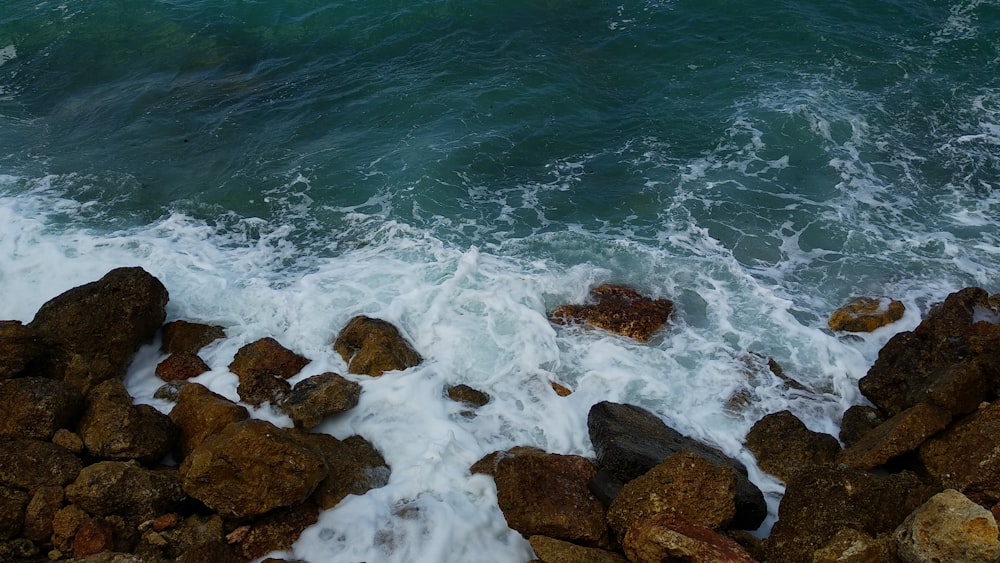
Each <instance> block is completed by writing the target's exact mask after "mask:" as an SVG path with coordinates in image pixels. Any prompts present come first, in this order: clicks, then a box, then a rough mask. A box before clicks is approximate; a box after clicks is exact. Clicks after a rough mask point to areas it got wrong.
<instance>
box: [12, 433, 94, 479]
mask: <svg viewBox="0 0 1000 563" xmlns="http://www.w3.org/2000/svg"><path fill="white" fill-rule="evenodd" d="M82 468H83V462H82V461H81V460H80V458H78V457H76V456H75V455H73V454H72V453H70V452H68V451H66V450H64V449H62V448H60V447H59V446H57V445H55V444H52V443H49V442H42V441H40V440H7V441H0V485H7V486H9V487H14V488H17V489H22V490H25V491H29V490H34V489H36V488H38V487H44V486H48V485H51V486H63V485H66V484H67V483H70V482H72V481H73V480H74V479H76V477H77V475H78V474H79V473H80V470H81V469H82Z"/></svg>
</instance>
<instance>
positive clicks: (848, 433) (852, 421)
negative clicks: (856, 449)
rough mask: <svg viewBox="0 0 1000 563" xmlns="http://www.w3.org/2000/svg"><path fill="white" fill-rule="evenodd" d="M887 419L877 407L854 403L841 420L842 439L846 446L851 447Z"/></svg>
mask: <svg viewBox="0 0 1000 563" xmlns="http://www.w3.org/2000/svg"><path fill="white" fill-rule="evenodd" d="M885 421H886V417H885V416H884V415H883V414H882V413H880V412H879V410H878V409H876V408H875V407H869V406H864V405H854V406H852V407H851V408H849V409H847V410H846V411H844V418H843V419H842V420H841V422H840V441H841V442H843V444H844V447H845V448H849V447H851V446H853V445H854V444H857V443H858V441H859V440H861V438H862V437H863V436H864V435H865V434H867V433H868V432H869V431H870V430H872V429H874V428H875V427H876V426H878V425H880V424H882V423H883V422H885Z"/></svg>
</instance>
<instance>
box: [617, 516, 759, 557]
mask: <svg viewBox="0 0 1000 563" xmlns="http://www.w3.org/2000/svg"><path fill="white" fill-rule="evenodd" d="M622 549H623V550H624V552H625V556H626V557H628V560H629V561H631V562H632V563H661V562H664V561H670V562H677V563H685V562H690V563H702V562H706V563H707V562H709V561H711V562H713V563H755V561H754V559H753V558H752V557H750V555H749V554H748V553H747V552H746V551H743V548H742V547H740V545H739V544H738V543H736V542H734V541H733V540H731V539H729V538H727V537H725V536H722V535H719V534H717V533H715V532H713V531H712V530H711V529H709V528H706V527H704V526H701V525H699V524H696V523H694V522H691V521H689V520H685V519H684V518H682V517H680V516H678V515H676V514H672V513H669V512H661V513H659V514H654V515H652V516H649V517H647V518H644V519H642V520H639V521H638V522H636V523H635V524H633V525H632V526H631V527H630V528H629V530H628V533H627V534H626V535H625V540H624V542H623V543H622Z"/></svg>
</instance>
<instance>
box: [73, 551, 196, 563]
mask: <svg viewBox="0 0 1000 563" xmlns="http://www.w3.org/2000/svg"><path fill="white" fill-rule="evenodd" d="M205 561H208V560H207V559H206V560H205ZM73 563H151V562H149V561H143V560H142V558H140V557H136V556H135V555H132V554H131V553H119V552H114V551H102V552H101V553H97V554H94V555H88V556H87V557H77V558H75V559H73Z"/></svg>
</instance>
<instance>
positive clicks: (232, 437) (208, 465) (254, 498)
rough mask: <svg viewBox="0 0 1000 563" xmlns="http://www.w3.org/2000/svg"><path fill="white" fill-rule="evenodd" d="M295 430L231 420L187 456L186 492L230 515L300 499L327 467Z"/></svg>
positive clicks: (246, 514) (247, 514)
mask: <svg viewBox="0 0 1000 563" xmlns="http://www.w3.org/2000/svg"><path fill="white" fill-rule="evenodd" d="M293 432H294V431H291V430H285V429H281V428H278V427H276V426H274V425H273V424H271V423H269V422H265V421H262V420H245V421H242V422H235V423H233V424H230V425H229V426H227V427H226V428H225V429H223V430H222V432H220V433H218V434H216V435H214V436H210V437H209V438H207V439H206V440H205V441H204V442H202V443H201V445H199V446H198V447H197V448H195V450H194V451H192V452H191V454H190V455H188V456H187V457H186V458H184V462H183V463H182V464H181V468H180V472H181V476H182V477H183V480H184V482H183V485H184V492H185V493H187V494H188V496H190V497H192V498H194V499H197V500H199V501H201V502H202V503H203V504H205V505H206V506H208V507H209V508H211V509H212V510H215V511H216V512H218V513H219V514H220V515H222V516H223V517H226V518H247V517H252V516H258V515H260V514H264V513H265V512H268V511H269V510H273V509H275V508H281V507H288V506H294V505H296V504H300V503H302V502H303V501H305V500H306V499H307V498H308V497H309V495H311V494H312V492H313V491H314V490H315V489H316V487H317V485H319V483H320V482H321V481H322V480H323V478H324V477H326V474H327V471H328V468H327V466H326V464H325V463H324V460H323V459H322V457H320V456H319V455H318V454H316V453H315V452H314V451H312V450H311V449H309V448H308V447H306V446H304V445H302V444H301V443H300V440H298V439H297V438H296V437H295V436H294V435H293V434H292V433H293Z"/></svg>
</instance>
